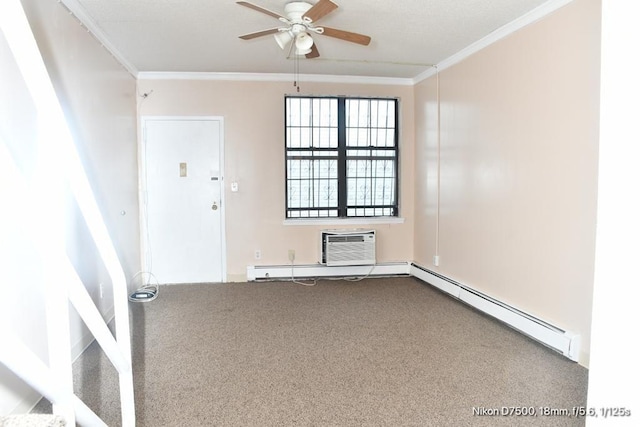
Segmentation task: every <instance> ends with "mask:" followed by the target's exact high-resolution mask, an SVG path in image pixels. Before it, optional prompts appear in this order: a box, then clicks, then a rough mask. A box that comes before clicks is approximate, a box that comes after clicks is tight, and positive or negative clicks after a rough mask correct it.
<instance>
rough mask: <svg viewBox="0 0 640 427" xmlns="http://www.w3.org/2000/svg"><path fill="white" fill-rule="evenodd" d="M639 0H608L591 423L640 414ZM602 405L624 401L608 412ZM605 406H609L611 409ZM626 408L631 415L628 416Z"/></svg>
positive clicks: (630, 419) (633, 420)
mask: <svg viewBox="0 0 640 427" xmlns="http://www.w3.org/2000/svg"><path fill="white" fill-rule="evenodd" d="M639 15H640V4H638V2H637V1H636V0H626V1H621V0H604V1H603V3H602V88H601V100H602V102H601V114H600V117H601V121H600V156H599V180H598V181H599V182H598V226H597V235H596V265H595V284H594V290H593V322H592V326H591V336H592V344H591V364H590V371H589V394H588V406H589V407H591V408H595V409H596V411H597V414H598V415H599V416H598V418H595V417H590V418H588V419H587V425H588V426H600V425H602V426H613V425H615V426H618V425H625V426H635V425H638V420H639V419H640V418H639V417H640V394H639V393H638V383H640V367H639V366H638V338H637V337H638V329H637V328H638V325H640V310H638V299H639V298H640V290H639V287H638V260H640V220H639V218H640V193H639V192H638V183H640V168H638V159H640V145H639V144H638V142H639V141H640V128H638V107H637V103H638V99H640V80H639V79H638V69H639V68H640V60H639V59H638V55H636V54H634V52H635V51H636V50H637V41H638V40H640V27H639V26H638V25H637V18H638V16H639ZM603 408H624V410H618V411H616V412H617V414H618V415H622V416H611V415H610V416H609V417H606V418H605V417H604V416H603V415H604V413H603V412H601V410H602V409H603ZM605 410H606V409H605ZM626 411H630V412H631V416H628V415H623V414H626Z"/></svg>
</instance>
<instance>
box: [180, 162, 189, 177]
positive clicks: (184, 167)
mask: <svg viewBox="0 0 640 427" xmlns="http://www.w3.org/2000/svg"><path fill="white" fill-rule="evenodd" d="M185 176H187V164H186V163H180V177H181V178H183V177H185Z"/></svg>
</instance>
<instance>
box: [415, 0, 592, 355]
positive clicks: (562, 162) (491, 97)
mask: <svg viewBox="0 0 640 427" xmlns="http://www.w3.org/2000/svg"><path fill="white" fill-rule="evenodd" d="M599 40H600V2H599V1H598V0H576V1H574V2H572V3H570V4H569V5H567V6H565V7H563V8H562V9H560V10H558V11H556V12H555V13H553V14H552V15H550V16H547V17H545V18H544V19H542V20H541V21H538V22H536V23H534V24H532V25H530V26H528V27H526V28H524V29H522V30H520V31H518V32H516V33H514V34H512V35H511V36H509V37H507V38H505V39H503V40H501V41H499V42H497V43H495V44H493V45H491V46H489V47H487V48H485V49H483V50H482V51H480V52H478V53H476V54H474V55H472V56H471V57H469V58H467V59H466V60H464V61H463V62H461V63H458V64H456V65H454V66H452V67H451V68H448V69H446V70H444V71H442V72H441V73H440V94H441V147H440V159H441V160H440V206H439V211H440V217H439V241H438V242H436V223H437V215H436V214H437V207H438V203H437V169H438V162H437V158H438V156H437V154H438V150H437V127H436V124H437V120H436V117H437V115H436V113H437V107H436V102H435V101H436V78H435V77H432V78H429V79H428V80H427V81H424V82H421V83H420V84H419V85H417V87H416V171H418V176H417V182H416V201H415V204H416V225H415V229H416V235H415V243H414V245H415V260H416V262H417V263H418V264H420V265H422V266H425V267H428V268H430V269H433V270H435V271H437V272H439V273H440V274H443V275H445V276H448V277H450V278H452V279H454V280H456V281H459V282H461V283H464V284H466V285H469V286H471V287H473V288H475V289H477V290H479V291H481V292H484V293H486V294H488V295H490V296H492V297H494V298H497V299H499V300H501V301H503V302H505V303H507V304H510V305H513V306H515V307H517V308H519V309H521V310H524V311H526V312H528V313H530V314H532V315H535V316H538V317H540V318H542V319H545V320H547V321H549V322H551V323H553V324H555V325H557V326H559V327H562V328H564V329H567V330H570V331H572V332H575V333H579V334H581V335H582V339H583V345H582V350H583V354H582V355H581V363H584V364H588V354H587V353H586V352H588V349H589V330H590V322H591V302H592V287H593V273H594V250H595V225H596V224H595V221H596V200H597V164H598V120H599V116H598V114H599V113H598V111H599V66H600V49H599V47H600V45H599ZM436 243H438V244H439V254H438V255H440V267H435V266H433V265H432V257H433V256H434V255H436V252H435V251H436Z"/></svg>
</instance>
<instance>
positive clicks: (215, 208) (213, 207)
mask: <svg viewBox="0 0 640 427" xmlns="http://www.w3.org/2000/svg"><path fill="white" fill-rule="evenodd" d="M211 209H212V210H214V211H217V210H218V204H217V203H216V202H213V205H212V206H211Z"/></svg>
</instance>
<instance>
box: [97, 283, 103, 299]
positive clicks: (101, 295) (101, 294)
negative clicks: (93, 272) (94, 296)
mask: <svg viewBox="0 0 640 427" xmlns="http://www.w3.org/2000/svg"><path fill="white" fill-rule="evenodd" d="M98 287H99V288H100V299H102V298H103V297H104V289H103V286H102V283H100V284H99V285H98Z"/></svg>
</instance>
